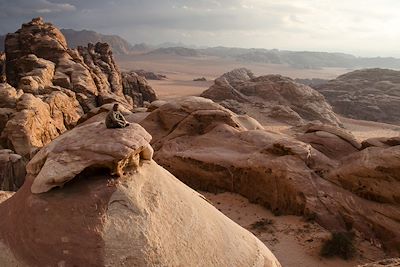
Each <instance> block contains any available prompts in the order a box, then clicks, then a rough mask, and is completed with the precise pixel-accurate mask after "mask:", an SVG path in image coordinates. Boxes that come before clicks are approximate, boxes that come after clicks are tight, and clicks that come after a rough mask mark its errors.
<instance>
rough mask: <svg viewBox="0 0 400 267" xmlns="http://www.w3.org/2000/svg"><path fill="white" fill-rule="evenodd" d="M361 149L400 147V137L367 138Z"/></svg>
mask: <svg viewBox="0 0 400 267" xmlns="http://www.w3.org/2000/svg"><path fill="white" fill-rule="evenodd" d="M361 145H362V147H363V148H367V147H375V146H376V147H390V146H399V145H400V136H398V137H389V138H388V137H377V138H369V139H367V140H364V141H363V142H362V143H361Z"/></svg>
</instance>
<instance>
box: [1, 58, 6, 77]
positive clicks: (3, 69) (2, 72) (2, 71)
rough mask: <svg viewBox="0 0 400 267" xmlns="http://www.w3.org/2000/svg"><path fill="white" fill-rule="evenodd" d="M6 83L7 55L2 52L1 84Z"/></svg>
mask: <svg viewBox="0 0 400 267" xmlns="http://www.w3.org/2000/svg"><path fill="white" fill-rule="evenodd" d="M5 82H6V54H4V52H0V83H5Z"/></svg>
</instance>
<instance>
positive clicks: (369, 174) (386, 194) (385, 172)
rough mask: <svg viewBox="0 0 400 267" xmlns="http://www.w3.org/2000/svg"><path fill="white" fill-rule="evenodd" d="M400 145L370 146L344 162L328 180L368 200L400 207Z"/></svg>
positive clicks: (333, 171)
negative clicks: (386, 146)
mask: <svg viewBox="0 0 400 267" xmlns="http://www.w3.org/2000/svg"><path fill="white" fill-rule="evenodd" d="M399 161H400V146H393V147H388V148H379V147H370V148H367V149H364V150H362V151H361V152H359V153H354V154H351V155H349V156H348V157H345V158H343V159H342V163H341V165H340V167H339V168H337V169H335V170H332V171H331V173H330V174H329V177H328V179H329V180H331V181H334V182H336V183H338V184H340V185H341V186H342V187H343V188H345V189H347V190H350V191H351V192H353V193H354V194H356V195H359V196H361V197H363V198H365V199H369V200H373V201H375V202H380V203H391V204H395V205H397V206H398V207H399V206H400V164H399Z"/></svg>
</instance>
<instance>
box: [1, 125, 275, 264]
mask: <svg viewBox="0 0 400 267" xmlns="http://www.w3.org/2000/svg"><path fill="white" fill-rule="evenodd" d="M99 136H101V137H100V138H99ZM149 140H150V135H149V134H148V133H146V131H144V129H143V128H141V127H140V126H139V125H131V126H129V127H127V128H123V129H106V128H105V126H104V124H102V123H93V124H89V125H86V126H82V127H77V128H74V129H73V130H71V131H70V132H68V133H66V134H64V135H62V136H61V137H59V138H57V139H56V140H54V141H53V142H52V143H51V144H49V145H48V146H46V147H45V148H43V149H42V150H41V151H40V152H39V153H38V154H37V155H36V156H35V158H34V159H33V160H32V161H31V162H30V163H29V165H28V176H27V180H26V182H25V183H24V185H23V187H22V188H21V189H20V190H19V191H18V192H17V193H15V194H14V195H13V196H12V197H11V198H9V199H8V200H7V201H6V202H3V203H1V204H0V214H8V216H6V217H5V218H2V220H0V247H1V250H0V265H1V266H257V267H258V266H259V267H279V266H280V264H279V262H278V261H277V260H276V258H275V257H274V255H273V254H272V253H271V252H270V251H269V250H268V248H267V247H266V246H265V245H264V244H263V243H262V242H261V241H259V240H258V239H257V238H256V237H255V236H253V235H252V234H251V233H250V232H248V231H247V230H245V229H243V228H242V227H240V226H238V225H237V224H236V223H234V222H233V221H231V220H230V219H228V218H227V217H225V216H224V215H223V214H222V213H220V212H219V211H218V210H217V209H216V208H214V207H213V206H212V205H211V204H209V203H208V202H207V201H206V199H205V198H204V197H203V196H202V195H200V194H199V193H197V192H195V191H193V190H191V189H190V188H188V187H187V186H185V185H184V184H182V183H181V182H180V181H178V180H177V179H176V178H175V177H174V176H172V175H171V174H170V173H169V172H167V171H166V170H165V169H163V168H162V167H160V166H159V165H157V164H156V163H155V162H154V161H152V160H151V153H150V152H151V151H150V148H149V143H148V141H149ZM46 155H47V156H48V157H46ZM130 162H134V163H135V164H128V163H130ZM115 165H118V166H119V167H122V166H123V167H124V171H123V172H120V173H119V174H118V176H113V175H112V174H111V173H112V172H113V171H112V170H110V169H109V168H111V169H114V167H115ZM61 170H63V171H61ZM66 179H67V180H70V179H73V180H72V181H70V182H68V183H66V184H65V185H64V187H63V188H62V189H55V188H53V189H51V188H52V187H53V186H54V185H56V186H59V185H61V184H63V183H64V182H65V181H66ZM54 182H56V183H54ZM50 189H51V190H50ZM48 190H50V191H48ZM32 191H34V192H36V193H38V192H44V191H47V192H46V193H41V194H35V193H32ZM14 210H18V212H11V211H14ZM26 222H29V223H26Z"/></svg>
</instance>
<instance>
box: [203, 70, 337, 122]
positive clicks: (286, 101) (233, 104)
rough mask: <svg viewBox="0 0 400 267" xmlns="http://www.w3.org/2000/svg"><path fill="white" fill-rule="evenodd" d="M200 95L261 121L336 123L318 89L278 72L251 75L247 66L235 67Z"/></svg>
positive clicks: (333, 114) (330, 109) (334, 116)
mask: <svg viewBox="0 0 400 267" xmlns="http://www.w3.org/2000/svg"><path fill="white" fill-rule="evenodd" d="M201 96H202V97H206V98H210V99H212V100H214V101H216V102H219V103H221V105H223V106H225V107H227V108H229V109H231V110H233V111H234V112H236V113H239V114H248V115H250V116H252V117H254V118H256V119H257V120H258V121H260V122H261V123H263V124H265V123H268V122H271V120H272V121H280V122H285V123H289V124H292V125H298V124H302V123H304V122H306V121H314V120H318V121H320V122H322V123H328V124H332V125H339V124H340V121H339V119H338V118H337V117H336V115H335V113H334V112H333V111H332V108H331V106H330V105H329V104H328V103H327V102H326V101H325V98H324V97H323V96H322V95H321V94H320V93H318V92H317V91H315V90H314V89H312V88H311V87H308V86H306V85H302V84H298V83H295V82H294V81H293V80H291V79H290V78H287V77H283V76H280V75H266V76H260V77H255V76H254V75H253V74H252V73H251V71H249V70H247V69H236V70H233V71H231V72H228V73H225V74H224V75H222V76H221V77H219V78H218V79H216V80H215V84H214V85H213V86H211V87H210V88H209V89H208V90H206V91H204V92H203V93H202V94H201Z"/></svg>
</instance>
